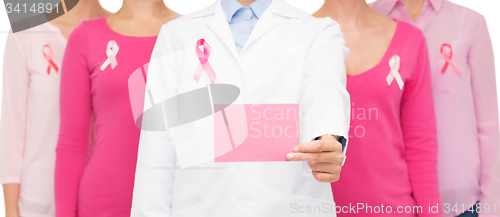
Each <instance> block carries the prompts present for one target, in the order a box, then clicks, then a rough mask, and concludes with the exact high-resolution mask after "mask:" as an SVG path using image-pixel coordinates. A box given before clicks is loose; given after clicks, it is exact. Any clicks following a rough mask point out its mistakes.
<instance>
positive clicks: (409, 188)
mask: <svg viewBox="0 0 500 217" xmlns="http://www.w3.org/2000/svg"><path fill="white" fill-rule="evenodd" d="M427 54H428V53H427V46H426V42H425V39H424V36H423V34H422V32H421V31H420V30H418V29H417V28H415V27H413V26H411V25H410V24H407V23H405V22H401V21H398V24H397V29H396V32H395V34H394V37H393V39H392V41H391V44H390V46H389V48H388V50H387V51H386V53H385V56H384V57H383V59H382V60H381V62H380V63H379V64H378V65H377V66H375V67H374V68H372V69H370V70H369V71H366V72H364V73H362V74H360V75H355V76H350V75H348V76H347V90H348V91H349V93H350V95H351V102H352V104H351V128H350V132H349V134H350V135H349V138H350V141H349V150H348V152H349V155H348V160H347V161H346V163H345V165H344V167H343V168H342V174H341V177H340V180H339V181H338V182H336V183H332V190H333V192H335V201H336V203H337V206H340V207H343V206H347V207H349V206H357V204H358V203H362V204H364V206H365V207H367V206H372V207H375V206H379V207H381V206H382V205H383V206H384V209H383V210H384V213H378V214H377V213H375V212H376V210H373V211H370V210H369V209H368V210H366V209H361V210H357V209H356V211H357V212H355V213H353V212H352V210H348V209H344V210H343V211H342V212H340V213H338V214H337V215H338V216H339V217H343V216H442V213H439V214H432V213H429V211H428V210H429V204H431V205H432V206H436V205H437V204H438V203H440V196H439V188H438V179H437V170H436V167H437V140H436V122H435V117H434V105H433V100H432V89H431V80H430V73H429V59H428V56H427ZM394 55H398V56H399V57H400V69H399V74H400V75H401V77H402V79H403V81H404V87H403V89H402V90H401V89H400V88H399V86H398V84H397V82H396V81H393V82H392V83H391V84H390V85H388V83H387V80H386V78H387V76H388V75H389V73H390V72H391V67H390V66H389V60H390V59H391V58H392V57H393V56H394ZM388 206H390V207H391V208H390V209H392V213H388V212H389V211H388V210H387V209H389V208H387V207H388ZM399 206H402V207H403V208H405V207H406V206H411V207H413V206H421V207H422V211H421V213H418V214H416V213H404V212H403V213H397V212H398V207H399ZM400 209H401V208H400ZM339 211H340V210H339V209H337V212H339ZM378 211H379V212H380V208H379V210H378ZM395 212H396V213H395ZM412 212H413V211H412ZM415 212H416V211H415Z"/></svg>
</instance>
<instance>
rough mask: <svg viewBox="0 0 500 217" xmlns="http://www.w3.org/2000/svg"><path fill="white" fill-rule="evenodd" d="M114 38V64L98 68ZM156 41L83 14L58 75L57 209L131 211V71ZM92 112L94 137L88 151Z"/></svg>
mask: <svg viewBox="0 0 500 217" xmlns="http://www.w3.org/2000/svg"><path fill="white" fill-rule="evenodd" d="M111 40H114V41H116V43H117V44H118V46H119V52H118V53H117V55H116V60H117V63H118V65H117V66H116V68H114V69H112V67H111V66H107V67H106V69H104V70H103V71H101V70H100V67H101V66H102V65H103V63H104V62H105V61H106V60H107V59H108V56H107V55H106V49H107V47H108V42H109V41H111ZM155 41H156V37H128V36H123V35H119V34H117V33H115V32H113V31H112V30H111V29H110V28H109V26H108V25H107V22H106V18H104V17H103V18H99V19H96V20H91V21H85V22H83V23H82V24H81V25H80V26H78V27H77V28H76V29H75V30H74V31H73V33H72V34H71V36H70V38H69V41H68V45H67V50H66V54H65V57H64V61H63V65H62V78H61V131H60V134H59V142H58V145H57V161H56V174H55V186H56V187H55V198H56V216H57V217H75V216H79V217H99V216H106V217H114V216H116V217H123V216H130V209H131V204H132V191H133V185H134V176H135V166H136V160H137V149H138V143H139V134H140V130H139V129H138V128H137V127H136V126H135V122H134V118H133V115H132V109H131V106H130V100H129V94H128V79H129V77H130V75H131V74H132V73H133V72H134V71H135V70H136V69H138V68H140V67H141V66H143V65H144V64H146V63H147V62H148V61H149V58H150V57H151V53H152V50H153V46H154V44H155ZM93 113H94V114H95V124H94V127H95V131H96V138H95V146H94V147H93V148H92V150H91V151H90V149H89V143H90V142H89V138H90V133H91V121H92V115H93ZM89 152H91V155H90V158H89V157H88V156H89Z"/></svg>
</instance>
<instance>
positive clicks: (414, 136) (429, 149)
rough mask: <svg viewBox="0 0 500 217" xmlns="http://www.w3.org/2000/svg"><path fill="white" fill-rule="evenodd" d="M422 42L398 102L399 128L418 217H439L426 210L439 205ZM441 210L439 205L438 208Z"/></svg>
mask: <svg viewBox="0 0 500 217" xmlns="http://www.w3.org/2000/svg"><path fill="white" fill-rule="evenodd" d="M420 38H421V41H420V43H419V44H418V43H417V45H416V47H415V53H417V54H418V60H417V62H416V63H415V67H414V69H415V70H414V71H413V74H412V77H411V78H410V79H409V80H407V81H406V83H405V87H404V93H403V99H402V103H401V106H402V107H401V127H402V131H403V137H404V143H405V159H406V164H407V166H408V173H409V179H410V184H411V187H412V195H413V198H414V199H415V201H416V205H417V206H421V207H422V211H423V213H419V214H418V216H419V217H421V216H442V212H441V209H440V210H439V212H440V213H439V214H431V213H429V210H428V207H429V204H431V206H436V204H438V203H439V204H440V203H441V199H440V193H439V183H438V176H437V151H438V147H437V130H436V118H435V112H434V101H433V95H432V86H431V80H430V66H429V57H428V51H427V44H426V42H425V39H424V36H423V35H422V33H420ZM440 207H441V206H440Z"/></svg>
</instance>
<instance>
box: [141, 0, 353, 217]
mask: <svg viewBox="0 0 500 217" xmlns="http://www.w3.org/2000/svg"><path fill="white" fill-rule="evenodd" d="M239 2H241V3H242V4H244V3H246V5H247V6H246V7H243V5H241V6H239V7H236V8H235V10H234V11H238V10H239V8H240V9H241V8H243V9H242V11H241V12H243V15H245V14H247V16H248V17H252V13H251V11H248V13H246V12H245V9H252V10H253V11H254V13H255V14H256V15H257V14H259V15H257V16H258V21H256V22H257V23H256V25H255V27H254V28H253V30H252V31H251V34H250V35H249V37H248V41H246V43H245V45H244V46H242V49H241V52H238V49H237V46H236V43H235V40H233V38H234V39H236V41H239V38H236V37H234V35H231V34H232V31H231V30H232V29H233V28H232V27H231V26H232V25H233V24H234V23H233V22H232V21H229V20H232V19H234V18H235V17H234V16H233V17H232V19H231V16H230V15H231V14H229V16H228V14H227V11H231V10H230V9H227V8H226V6H227V5H221V1H217V2H216V3H215V4H214V5H213V6H211V7H209V8H207V9H204V10H202V11H199V12H195V13H193V14H190V15H187V16H184V17H181V18H179V19H177V20H174V21H171V22H169V23H168V24H166V25H164V26H163V28H162V30H161V32H160V35H159V38H158V40H157V43H156V45H155V50H154V52H153V56H152V60H151V62H150V65H149V71H148V83H147V87H148V91H147V92H148V94H147V95H146V98H147V99H146V100H145V102H146V103H147V105H146V106H145V108H144V110H145V111H146V112H147V111H148V110H149V109H151V108H153V107H155V106H157V104H149V102H157V103H159V102H163V101H165V100H168V99H172V98H175V97H177V96H178V95H179V94H188V93H191V92H192V91H196V90H199V89H200V88H206V87H207V84H212V83H213V84H214V85H222V84H227V85H233V86H236V87H238V88H239V90H240V94H239V97H238V99H236V101H235V102H234V103H233V104H239V105H243V104H246V105H265V104H273V105H290V104H293V105H297V106H300V109H301V112H303V113H301V119H300V126H301V128H302V129H301V136H300V141H299V140H297V141H298V142H297V144H287V145H292V146H290V148H289V151H288V156H287V153H283V155H282V156H278V158H281V159H282V161H277V162H239V160H238V159H233V160H234V161H231V162H215V161H217V160H215V159H214V158H215V155H214V131H217V129H216V128H214V123H217V118H218V117H222V116H219V114H220V112H217V113H216V114H215V115H209V116H206V117H202V118H200V119H198V120H196V121H193V122H191V123H187V124H185V125H182V126H176V127H173V126H172V127H171V128H170V130H168V131H167V132H161V131H160V132H152V131H142V133H141V142H140V145H139V156H138V163H137V171H136V179H135V186H134V199H133V204H132V216H134V217H138V216H152V215H158V216H172V217H181V216H189V217H193V216H334V215H335V207H334V201H333V196H332V193H331V191H330V184H329V183H330V182H334V181H337V180H338V179H339V175H340V170H341V167H342V162H343V160H344V159H345V158H344V153H343V152H342V145H341V143H340V142H342V141H343V138H347V131H348V126H349V105H350V103H349V95H348V93H347V91H346V89H345V78H346V75H345V67H344V60H345V58H346V56H347V53H348V51H347V49H346V48H345V46H344V39H343V37H342V33H341V32H340V28H339V25H338V24H337V23H336V22H334V21H332V20H331V19H328V18H325V19H316V18H313V17H312V16H310V15H308V14H306V13H304V12H302V11H300V10H298V9H296V8H293V7H291V6H290V5H288V4H287V3H286V2H285V0H274V1H272V3H271V4H270V6H269V7H268V8H267V9H265V11H264V12H263V13H262V14H260V13H259V11H261V12H262V10H259V8H260V7H258V5H254V4H250V3H252V2H255V1H239ZM257 2H260V1H257ZM257 2H255V3H257ZM236 3H238V2H236V0H232V2H228V1H222V4H236ZM260 3H261V2H260ZM254 6H255V7H254ZM236 14H238V12H236ZM228 18H229V20H228ZM252 19H253V18H252ZM230 24H231V26H230ZM249 26H250V25H249ZM249 26H247V27H249ZM200 42H201V43H200ZM239 45H241V44H239ZM197 50H198V52H197ZM208 63H209V64H210V67H208V66H207V65H208ZM200 68H201V69H202V70H201V71H202V72H200V75H199V76H197V74H198V72H199V71H200V70H199V69H200ZM193 77H194V78H193ZM209 87H210V88H212V86H209ZM213 87H215V86H213ZM212 91H213V90H212ZM212 93H213V92H212ZM179 97H180V96H179ZM207 97H209V96H208V95H207ZM214 97H215V96H214V95H213V96H212V98H213V99H215V98H214ZM179 99H180V98H179ZM203 99H204V98H200V99H199V100H203ZM179 101H180V100H179ZM188 101H189V102H196V100H193V99H191V100H188ZM184 102H185V101H184ZM184 102H179V104H181V103H184ZM163 106H164V107H170V106H171V104H168V103H167V104H163ZM193 109H194V108H193V107H181V109H179V110H178V112H180V113H183V112H187V111H189V110H193ZM166 110H167V113H166V117H167V120H168V122H167V125H172V123H171V122H170V119H169V118H170V115H171V114H170V113H168V112H169V111H168V108H167V109H166ZM325 111H331V112H332V113H329V114H332V115H324V114H325ZM210 112H211V111H210ZM247 112H248V111H247ZM321 112H323V113H321ZM333 112H336V113H333ZM229 113H230V112H227V111H226V115H227V116H226V117H227V122H229V124H227V125H226V126H227V127H228V128H229V130H231V132H232V137H233V139H234V138H237V136H236V133H235V131H234V129H235V127H236V126H235V125H237V126H240V125H239V124H241V122H240V121H236V120H237V118H238V116H236V117H235V116H232V115H231V114H229ZM247 114H248V113H247ZM145 119H146V118H145ZM158 119H159V120H163V119H161V118H157V119H156V120H158ZM222 123H223V122H222ZM142 124H143V126H146V125H148V124H151V125H154V124H152V123H146V122H144V121H143V122H142ZM224 131H225V127H224ZM237 133H238V134H239V133H244V132H242V131H237ZM332 135H335V136H336V137H335V136H332ZM319 136H323V137H320V138H319V139H320V140H319V141H315V142H310V141H311V140H313V139H315V138H317V137H319ZM339 141H340V142H339ZM299 143H302V145H299ZM294 146H297V147H295V149H294ZM270 150H271V149H257V150H251V151H248V152H247V153H248V154H250V153H254V152H255V153H265V154H268V155H273V151H270ZM285 157H286V158H285ZM287 159H288V160H289V161H293V162H286V160H287ZM300 161H302V162H303V163H301V162H300ZM318 208H320V209H318ZM311 209H313V210H314V213H311V212H310V211H311ZM306 210H309V211H308V212H306Z"/></svg>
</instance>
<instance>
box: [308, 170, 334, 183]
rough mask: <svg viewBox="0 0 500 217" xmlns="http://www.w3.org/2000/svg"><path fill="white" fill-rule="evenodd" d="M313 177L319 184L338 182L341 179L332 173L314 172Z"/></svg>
mask: <svg viewBox="0 0 500 217" xmlns="http://www.w3.org/2000/svg"><path fill="white" fill-rule="evenodd" d="M312 174H313V177H314V178H315V179H316V180H318V182H327V183H330V182H336V181H338V180H339V179H340V173H339V174H331V173H322V172H314V171H313V172H312Z"/></svg>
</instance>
